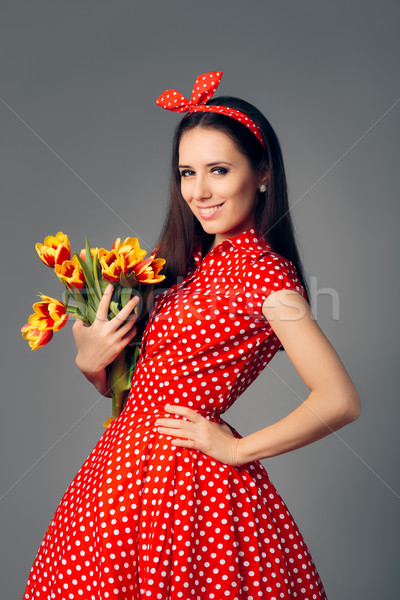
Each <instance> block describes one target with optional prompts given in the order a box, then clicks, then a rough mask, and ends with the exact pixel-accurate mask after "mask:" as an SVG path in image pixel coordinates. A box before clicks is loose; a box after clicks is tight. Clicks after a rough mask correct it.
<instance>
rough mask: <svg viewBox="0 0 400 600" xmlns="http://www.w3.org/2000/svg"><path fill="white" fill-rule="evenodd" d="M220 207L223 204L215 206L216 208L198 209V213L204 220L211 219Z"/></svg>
mask: <svg viewBox="0 0 400 600" xmlns="http://www.w3.org/2000/svg"><path fill="white" fill-rule="evenodd" d="M222 205H223V203H222V204H217V205H216V206H210V207H207V208H200V207H199V213H200V215H201V216H202V217H204V218H205V219H207V218H210V217H213V216H214V215H215V214H217V213H218V212H219V211H220V209H221V206H222Z"/></svg>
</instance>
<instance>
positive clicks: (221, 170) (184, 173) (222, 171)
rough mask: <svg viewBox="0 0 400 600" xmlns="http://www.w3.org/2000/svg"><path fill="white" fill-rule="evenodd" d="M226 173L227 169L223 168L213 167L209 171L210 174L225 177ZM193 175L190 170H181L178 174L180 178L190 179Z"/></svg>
mask: <svg viewBox="0 0 400 600" xmlns="http://www.w3.org/2000/svg"><path fill="white" fill-rule="evenodd" d="M227 172H228V169H226V168H225V167H214V168H213V169H211V173H215V174H216V175H226V173H227ZM194 174H195V172H194V171H192V170H191V169H182V171H181V172H180V175H181V177H182V178H183V177H185V178H186V177H191V176H192V175H194Z"/></svg>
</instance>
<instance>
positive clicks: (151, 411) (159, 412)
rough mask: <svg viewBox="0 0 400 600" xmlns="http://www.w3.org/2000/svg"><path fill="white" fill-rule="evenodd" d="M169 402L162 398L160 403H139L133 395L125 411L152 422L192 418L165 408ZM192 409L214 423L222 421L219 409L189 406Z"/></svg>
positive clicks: (173, 403)
mask: <svg viewBox="0 0 400 600" xmlns="http://www.w3.org/2000/svg"><path fill="white" fill-rule="evenodd" d="M166 403H167V401H166V400H164V399H163V400H162V401H160V403H159V406H158V403H157V402H155V403H154V402H153V403H152V404H150V403H149V404H143V403H139V402H137V400H136V399H135V398H133V397H131V398H128V401H127V403H126V407H125V410H124V412H125V411H127V412H129V413H130V414H131V415H132V416H135V418H138V419H140V420H141V421H142V420H145V421H149V424H150V423H153V422H154V421H156V419H173V418H176V419H185V420H190V419H189V418H188V417H186V416H184V415H181V414H177V413H175V412H168V411H167V410H166V408H165V404H166ZM170 404H172V406H186V404H185V403H184V402H182V403H176V402H172V403H171V402H170ZM188 408H190V409H191V410H193V411H194V412H196V413H198V414H200V415H201V416H203V417H204V418H206V419H208V420H209V421H213V422H214V423H221V412H220V411H218V410H212V409H211V408H210V409H201V408H197V407H188Z"/></svg>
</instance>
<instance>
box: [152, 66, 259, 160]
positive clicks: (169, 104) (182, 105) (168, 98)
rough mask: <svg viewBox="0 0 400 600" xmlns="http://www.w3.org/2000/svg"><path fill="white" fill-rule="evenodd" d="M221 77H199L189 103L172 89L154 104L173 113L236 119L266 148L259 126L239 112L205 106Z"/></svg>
mask: <svg viewBox="0 0 400 600" xmlns="http://www.w3.org/2000/svg"><path fill="white" fill-rule="evenodd" d="M221 77H222V72H221V71H213V72H211V73H204V74H203V75H199V76H198V77H197V79H196V81H195V83H194V87H193V91H192V95H191V97H190V101H189V100H188V99H187V98H185V96H183V95H182V94H181V93H180V92H177V91H176V90H174V89H169V90H165V92H163V93H162V94H161V95H160V96H159V97H158V98H157V100H156V104H157V105H158V106H161V108H165V109H166V110H172V111H174V112H179V113H183V112H187V111H189V113H192V112H214V113H219V114H223V115H227V116H228V117H231V118H232V119H236V120H237V121H240V122H241V123H243V125H246V127H248V128H249V129H250V130H251V131H252V132H253V133H254V135H255V136H256V137H257V139H258V140H259V141H260V142H261V144H262V145H263V146H264V148H266V144H265V142H264V138H263V136H262V133H261V130H260V128H259V126H258V125H257V124H256V123H254V121H253V120H252V119H250V118H249V117H248V116H247V115H245V114H244V113H242V112H240V111H239V110H235V109H234V108H229V107H227V106H216V105H212V104H210V105H208V104H205V103H206V102H207V101H208V100H210V99H211V98H212V96H213V95H214V92H215V90H216V89H217V87H218V85H219V83H220V81H221Z"/></svg>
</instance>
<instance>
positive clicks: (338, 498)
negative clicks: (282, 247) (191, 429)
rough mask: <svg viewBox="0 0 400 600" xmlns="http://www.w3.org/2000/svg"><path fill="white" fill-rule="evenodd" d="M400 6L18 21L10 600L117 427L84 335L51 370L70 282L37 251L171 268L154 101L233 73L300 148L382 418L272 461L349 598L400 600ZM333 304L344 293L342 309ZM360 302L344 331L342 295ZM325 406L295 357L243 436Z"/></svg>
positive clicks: (78, 7) (10, 73) (282, 367)
mask: <svg viewBox="0 0 400 600" xmlns="http://www.w3.org/2000/svg"><path fill="white" fill-rule="evenodd" d="M399 12H400V11H399V7H398V4H397V3H396V2H394V1H388V0H386V1H383V2H377V1H376V2H370V1H369V2H366V1H364V2H352V3H348V2H345V1H344V0H337V1H336V2H334V3H327V2H320V1H318V2H317V1H303V2H286V1H283V2H276V1H263V2H261V1H260V2H257V1H250V2H249V3H248V4H247V7H245V4H244V3H243V2H241V1H240V2H239V1H237V0H236V1H232V0H230V1H229V2H228V1H226V0H219V1H215V0H214V1H212V2H211V1H209V0H202V2H188V1H185V2H171V1H169V2H152V1H148V2H146V3H144V2H140V3H139V2H133V1H130V2H128V1H121V0H117V1H115V0H114V1H113V2H105V1H99V0H96V2H94V1H83V2H82V1H79V2H78V1H71V0H69V1H68V2H60V1H55V0H51V1H50V0H49V1H42V0H36V1H35V2H18V1H15V0H14V1H13V2H5V1H4V0H3V2H2V5H1V13H2V15H1V17H2V18H1V30H0V43H1V52H0V57H1V58H0V60H1V94H0V119H1V144H0V152H1V157H0V164H1V172H2V173H1V178H0V186H1V203H2V212H1V244H2V248H1V258H2V261H1V262H2V272H3V276H2V294H1V301H2V307H1V311H2V312H1V315H2V348H3V351H2V361H1V366H2V369H3V373H2V379H1V382H2V405H1V438H0V439H1V453H0V455H1V460H2V466H1V493H0V498H1V505H0V507H1V523H2V533H1V536H0V540H1V542H0V543H1V545H2V559H1V571H2V572H1V574H0V581H1V588H2V591H1V597H2V598H5V599H7V600H11V599H16V600H18V599H20V598H21V596H22V593H23V589H24V586H25V583H26V580H27V577H28V572H29V569H30V567H31V565H32V563H33V560H34V557H35V554H36V552H37V549H38V547H39V544H40V542H41V540H42V538H43V536H44V533H45V530H46V528H47V525H48V524H49V522H50V520H51V518H52V516H53V514H54V511H55V509H56V508H57V505H58V503H59V501H60V499H61V497H62V494H63V493H64V491H65V490H66V488H67V487H68V485H69V483H70V482H71V480H72V479H73V477H74V475H75V474H76V472H77V471H78V469H79V467H80V466H81V464H82V463H83V461H84V460H85V458H86V457H87V455H88V454H89V453H90V451H91V450H92V448H93V446H94V445H95V444H96V442H97V440H98V438H99V437H100V435H101V434H102V433H103V429H102V423H103V421H104V420H105V419H106V418H107V417H108V416H109V415H110V414H111V412H110V411H111V406H110V401H109V399H107V398H102V397H100V396H99V394H98V393H97V392H96V390H95V389H94V388H92V386H91V385H90V384H89V383H88V382H87V381H86V380H85V379H84V377H83V376H82V375H81V374H80V372H79V371H78V370H77V368H76V366H75V362H74V360H75V355H76V347H75V343H74V339H73V335H72V331H71V323H68V324H67V326H66V327H65V328H64V329H63V330H62V331H61V332H60V333H59V334H56V335H55V336H54V338H53V340H52V341H51V343H50V345H49V346H47V347H45V348H43V349H39V350H37V351H35V352H32V351H31V350H30V349H29V347H28V344H27V343H26V342H25V341H23V340H22V337H21V334H20V327H21V326H22V325H23V324H24V323H25V321H26V319H27V317H28V315H29V314H30V313H31V312H32V304H33V302H35V301H37V299H38V298H37V296H36V294H39V293H47V294H49V295H51V296H55V297H58V298H61V293H62V290H63V288H62V285H61V284H60V283H59V282H58V279H57V278H56V277H55V276H54V275H53V274H52V272H51V270H50V269H48V268H47V267H45V266H44V265H43V264H42V263H41V262H40V260H39V259H38V257H37V255H36V252H35V250H34V244H35V242H37V241H40V242H43V239H44V237H45V235H49V234H53V235H54V234H55V233H56V232H57V231H59V230H62V231H64V232H66V233H67V234H68V235H69V237H70V239H71V243H72V247H73V249H75V250H79V249H80V248H82V247H83V243H84V234H85V233H86V234H87V235H88V238H89V241H90V243H91V245H92V246H105V247H111V245H112V243H113V241H114V239H115V238H116V237H118V236H121V237H122V238H124V237H126V236H133V235H137V236H138V237H139V238H140V241H141V244H142V246H143V247H144V248H145V249H146V250H150V249H151V248H152V247H153V244H154V243H155V240H156V237H157V234H158V232H159V230H160V228H161V225H162V222H163V218H164V214H165V213H164V211H165V206H166V200H167V186H168V171H169V162H170V146H171V139H172V132H173V128H174V127H175V125H176V123H177V119H178V118H179V117H178V116H177V115H175V114H173V113H169V112H166V111H164V110H161V109H160V108H158V107H157V106H156V105H155V104H154V101H155V99H156V97H157V96H158V95H159V94H160V93H161V92H162V91H163V90H164V89H166V88H168V87H175V88H177V89H178V90H179V91H181V92H182V93H183V94H185V95H187V94H190V92H191V89H192V85H193V83H194V79H195V77H196V76H197V75H198V74H200V73H203V72H207V71H212V70H222V71H224V76H223V79H222V82H221V85H220V87H219V89H218V94H232V95H238V96H242V97H244V98H245V99H247V100H248V101H250V102H253V103H255V104H256V106H258V107H259V108H260V109H261V110H262V111H263V112H264V113H265V115H266V116H267V117H268V118H269V119H270V121H271V123H272V125H273V127H274V128H275V130H276V132H277V135H278V137H279V139H280V142H281V145H282V150H283V154H284V159H285V165H286V169H287V176H288V182H289V191H290V201H291V205H292V212H293V218H294V222H295V226H296V230H297V235H298V242H299V249H300V252H301V256H302V258H303V260H304V266H305V269H306V275H307V277H308V278H309V280H310V281H313V282H314V285H315V288H316V289H317V290H319V291H320V293H319V294H318V295H314V298H313V302H312V309H313V312H314V315H315V317H316V318H317V321H318V323H319V325H320V327H321V328H322V330H323V331H324V332H325V334H326V335H327V337H328V338H329V340H330V341H331V343H332V344H333V346H334V347H335V349H336V350H337V352H338V354H339V356H340V357H341V359H342V361H343V363H344V365H345V367H346V369H347V370H348V372H349V374H350V376H351V378H352V379H353V381H354V383H355V385H356V387H357V389H358V392H359V394H360V397H361V402H362V414H361V417H360V418H359V419H358V420H357V421H356V422H354V423H352V424H350V425H348V426H346V427H344V428H343V429H341V430H340V431H339V432H337V433H335V434H333V435H330V436H328V437H326V438H324V439H322V440H320V441H318V442H316V443H314V444H311V445H309V446H307V447H305V448H302V449H299V450H296V451H294V452H290V453H287V454H285V455H282V456H279V457H274V458H271V459H268V460H264V461H263V464H264V465H265V467H266V468H267V470H268V472H269V474H270V476H271V479H272V481H273V482H274V484H275V485H276V487H277V489H278V491H279V492H280V494H281V495H282V497H283V498H284V500H285V502H286V503H287V505H288V507H289V509H290V510H291V512H292V514H293V516H294V518H295V520H296V522H297V524H298V525H299V527H300V530H301V531H302V533H303V535H304V537H305V540H306V542H307V544H308V545H309V548H310V550H311V553H312V555H313V558H314V561H315V563H316V565H317V568H318V570H319V572H320V575H321V578H322V580H323V582H324V585H325V587H326V591H327V594H328V598H329V599H330V600H354V599H362V600H376V598H383V597H385V598H387V597H391V598H393V597H395V596H397V593H398V591H397V589H398V558H399V556H398V525H399V508H400V503H399V500H400V496H399V490H400V486H399V481H398V475H399V465H398V462H399V460H398V459H399V454H398V451H397V443H396V442H397V438H398V435H397V433H398V419H399V402H398V380H397V375H396V372H398V367H397V365H398V334H399V330H398V308H397V301H398V298H399V287H398V260H397V258H398V257H397V245H396V239H397V238H398V236H396V233H397V229H398V218H399V211H398V140H399V109H400V106H399V105H400V85H399V80H398V50H399V37H398V19H399V16H400V15H399ZM324 288H329V289H328V291H326V290H325V292H324V293H323V292H321V290H323V289H324ZM332 290H334V291H335V293H336V294H337V298H338V300H339V315H336V314H334V311H333V304H332V297H331V294H332V293H333V291H332ZM307 395H308V390H307V388H306V386H305V385H304V384H303V382H302V380H301V379H300V377H299V375H298V374H297V372H296V371H295V369H294V367H293V365H292V364H291V362H290V361H289V359H288V357H287V356H286V355H285V354H284V353H279V354H278V355H277V356H275V358H274V359H273V361H272V363H270V365H269V366H268V367H267V368H266V369H265V371H264V372H263V373H262V374H261V375H260V377H259V378H258V379H257V380H256V381H255V382H254V383H253V385H252V386H251V387H250V388H249V389H248V391H247V392H246V393H245V394H244V395H243V396H242V397H241V398H240V399H239V400H238V401H237V403H236V404H235V406H233V407H232V408H231V409H230V410H229V411H228V413H226V414H225V419H226V420H227V421H228V422H230V423H231V424H232V425H233V426H234V427H236V428H237V429H238V430H239V431H240V433H241V434H242V435H247V434H249V433H251V432H253V431H256V430H258V429H261V428H262V427H266V426H267V425H268V424H270V423H273V422H275V421H277V420H278V419H280V418H282V417H283V416H285V415H286V414H287V413H288V412H290V411H291V410H293V409H294V408H295V407H296V406H298V405H299V404H300V403H301V402H302V401H303V400H304V399H305V398H306V397H307Z"/></svg>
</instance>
